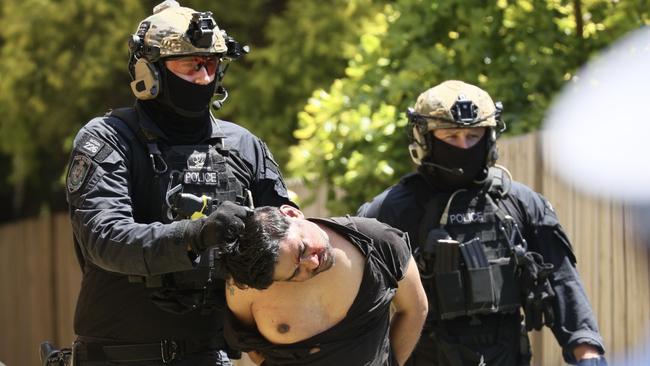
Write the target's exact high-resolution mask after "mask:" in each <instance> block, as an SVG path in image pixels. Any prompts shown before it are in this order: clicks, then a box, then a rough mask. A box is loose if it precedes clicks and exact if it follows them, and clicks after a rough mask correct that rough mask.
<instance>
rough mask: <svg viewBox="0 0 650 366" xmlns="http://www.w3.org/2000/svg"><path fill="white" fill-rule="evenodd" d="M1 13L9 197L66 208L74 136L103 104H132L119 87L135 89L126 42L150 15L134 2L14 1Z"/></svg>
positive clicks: (1, 105) (1, 138) (2, 122)
mask: <svg viewBox="0 0 650 366" xmlns="http://www.w3.org/2000/svg"><path fill="white" fill-rule="evenodd" d="M0 14H2V15H1V16H2V18H1V19H0V24H3V26H2V27H0V40H1V41H0V44H1V49H0V55H1V57H0V75H2V78H0V114H1V115H2V118H0V152H1V153H2V154H3V155H4V156H5V157H6V158H4V159H1V160H0V163H4V164H10V165H9V166H5V167H3V168H5V171H8V172H9V173H7V174H6V175H5V176H4V177H3V178H4V179H5V184H7V185H10V186H11V187H12V189H11V191H9V192H6V191H3V196H4V197H2V198H3V199H5V202H6V200H7V199H9V198H11V199H12V200H13V206H14V207H16V208H21V209H22V210H24V211H31V212H33V211H37V210H39V209H40V208H41V205H43V203H47V202H50V204H51V205H55V206H56V205H58V207H61V206H62V203H63V199H64V196H63V193H62V190H61V184H60V179H59V178H60V176H61V174H62V170H63V167H64V165H65V160H66V158H67V151H68V150H69V146H70V137H71V131H73V130H76V129H78V128H79V127H80V126H81V124H82V123H83V122H85V121H86V120H87V119H88V118H90V116H92V115H94V114H96V113H97V112H98V110H97V106H98V105H101V104H103V105H105V107H104V108H107V104H108V105H119V104H122V103H125V102H127V101H128V100H129V98H128V93H129V91H128V89H127V88H124V87H117V86H118V85H120V86H122V85H127V84H128V76H127V73H126V72H124V71H125V68H126V64H125V59H126V50H125V47H124V44H125V40H126V39H127V38H126V37H127V35H128V34H129V32H130V31H131V28H133V24H134V19H137V18H138V17H140V16H141V15H142V14H144V12H143V9H142V8H141V7H140V4H139V3H138V2H133V1H128V0H121V1H93V0H77V1H73V2H58V1H57V2H51V1H38V0H8V1H4V2H3V3H2V11H0ZM47 206H48V205H44V207H47ZM3 211H5V212H3V215H4V214H5V213H6V211H7V210H3Z"/></svg>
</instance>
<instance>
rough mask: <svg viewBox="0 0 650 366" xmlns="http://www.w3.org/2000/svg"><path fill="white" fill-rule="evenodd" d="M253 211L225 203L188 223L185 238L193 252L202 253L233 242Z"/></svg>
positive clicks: (231, 203) (228, 202)
mask: <svg viewBox="0 0 650 366" xmlns="http://www.w3.org/2000/svg"><path fill="white" fill-rule="evenodd" d="M252 213H253V211H252V210H251V209H250V208H248V207H245V206H240V205H238V204H236V203H233V202H230V201H226V202H223V203H222V204H221V205H219V207H217V209H216V210H214V212H212V213H211V214H210V215H209V216H207V217H202V218H199V219H196V220H192V221H189V222H188V223H187V226H186V228H185V238H186V239H187V241H188V243H189V244H190V246H191V248H192V250H193V251H195V252H196V253H202V252H203V251H205V250H206V249H207V248H211V247H215V246H223V245H225V244H227V243H230V242H233V241H235V240H236V239H237V237H238V236H239V233H241V232H242V230H244V221H243V219H245V218H246V217H247V216H249V215H252Z"/></svg>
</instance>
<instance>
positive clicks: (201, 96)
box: [163, 70, 216, 117]
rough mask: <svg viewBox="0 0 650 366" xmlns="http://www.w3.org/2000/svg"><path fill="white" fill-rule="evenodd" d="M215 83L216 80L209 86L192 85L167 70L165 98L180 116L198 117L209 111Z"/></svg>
mask: <svg viewBox="0 0 650 366" xmlns="http://www.w3.org/2000/svg"><path fill="white" fill-rule="evenodd" d="M215 83H216V78H215V80H212V82H211V83H209V84H207V85H199V84H195V83H191V82H189V81H186V80H184V79H182V78H180V77H178V76H176V75H175V74H174V73H173V72H171V71H169V70H165V80H164V84H165V85H164V90H165V91H164V94H165V95H164V96H163V98H164V99H165V102H166V103H168V104H169V105H170V107H172V108H173V109H174V111H176V112H177V113H178V114H180V115H183V116H185V117H197V116H198V115H200V114H202V113H204V112H205V111H206V110H207V109H208V105H209V103H210V99H212V96H213V95H214V88H215Z"/></svg>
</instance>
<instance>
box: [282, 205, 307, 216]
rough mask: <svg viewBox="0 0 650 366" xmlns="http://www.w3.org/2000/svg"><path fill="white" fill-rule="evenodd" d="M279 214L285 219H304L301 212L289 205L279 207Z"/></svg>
mask: <svg viewBox="0 0 650 366" xmlns="http://www.w3.org/2000/svg"><path fill="white" fill-rule="evenodd" d="M280 212H281V213H282V214H283V215H284V216H287V217H293V218H297V219H304V218H305V215H303V213H302V211H300V210H299V209H297V208H295V207H293V206H291V205H282V206H280Z"/></svg>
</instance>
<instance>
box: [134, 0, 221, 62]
mask: <svg viewBox="0 0 650 366" xmlns="http://www.w3.org/2000/svg"><path fill="white" fill-rule="evenodd" d="M194 13H197V11H196V10H194V9H191V8H186V7H182V6H180V5H179V4H178V2H176V1H174V0H166V1H163V2H162V3H160V4H158V5H157V6H156V7H155V8H154V9H153V15H151V16H149V17H147V18H146V19H144V20H143V21H142V22H140V25H139V26H138V29H140V28H141V27H142V25H143V23H144V24H146V23H147V22H148V23H149V29H147V31H146V33H145V36H144V45H145V47H147V48H158V49H159V50H160V54H159V57H161V58H164V57H170V56H182V55H208V54H221V53H225V52H226V51H227V50H228V47H226V41H225V39H224V36H223V33H222V32H221V30H220V29H219V27H218V26H217V25H216V22H215V27H214V29H213V34H212V45H211V46H210V47H208V48H199V47H196V46H194V45H193V44H192V41H191V40H190V38H189V37H188V35H187V30H188V28H189V26H190V22H191V20H192V16H193V14H194ZM150 61H155V60H150Z"/></svg>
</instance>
